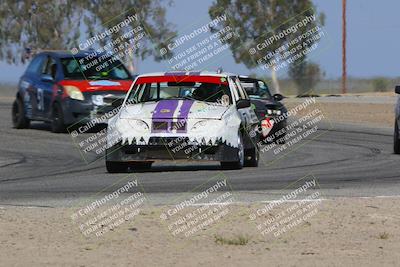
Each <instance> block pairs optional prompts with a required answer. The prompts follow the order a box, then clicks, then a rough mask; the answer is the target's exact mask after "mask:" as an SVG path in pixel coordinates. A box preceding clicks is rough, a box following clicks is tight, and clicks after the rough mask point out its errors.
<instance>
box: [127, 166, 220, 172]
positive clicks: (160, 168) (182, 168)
mask: <svg viewBox="0 0 400 267" xmlns="http://www.w3.org/2000/svg"><path fill="white" fill-rule="evenodd" d="M216 170H223V169H222V168H221V166H220V165H219V164H217V165H179V166H176V165H168V166H152V167H151V169H145V170H140V169H137V170H132V171H130V172H133V173H145V172H155V173H158V172H189V171H216Z"/></svg>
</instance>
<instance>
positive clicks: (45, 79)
mask: <svg viewBox="0 0 400 267" xmlns="http://www.w3.org/2000/svg"><path fill="white" fill-rule="evenodd" d="M40 79H41V80H42V82H46V83H51V82H54V79H53V77H51V75H49V74H43V75H42V77H41V78H40Z"/></svg>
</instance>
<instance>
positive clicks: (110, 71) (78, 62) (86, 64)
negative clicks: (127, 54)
mask: <svg viewBox="0 0 400 267" xmlns="http://www.w3.org/2000/svg"><path fill="white" fill-rule="evenodd" d="M61 64H62V67H63V71H64V77H65V79H71V80H101V79H108V80H127V79H131V75H130V74H129V72H128V71H127V70H126V68H125V67H124V65H123V64H122V63H121V62H120V61H119V60H109V58H102V59H100V58H91V59H90V60H85V58H63V59H61Z"/></svg>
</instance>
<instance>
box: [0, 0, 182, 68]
mask: <svg viewBox="0 0 400 267" xmlns="http://www.w3.org/2000/svg"><path fill="white" fill-rule="evenodd" d="M133 13H137V14H139V16H140V23H141V24H142V25H143V27H144V28H145V31H146V32H147V34H148V36H147V38H148V39H147V41H145V42H144V44H142V45H141V46H140V47H139V48H138V49H136V50H135V51H134V54H128V55H126V57H127V58H126V60H127V61H128V62H129V60H130V59H132V58H133V57H135V56H136V57H140V58H142V59H143V58H145V57H147V56H150V55H151V56H153V57H154V58H155V59H156V60H161V57H160V55H159V54H158V53H157V51H158V49H157V48H158V46H160V45H162V44H163V42H164V41H165V40H167V39H170V38H174V37H175V36H176V32H175V31H172V30H170V29H171V28H172V25H171V24H170V23H168V22H167V21H166V19H165V6H164V5H163V4H162V3H161V2H160V0H115V1H111V0H91V1H68V0H58V1H52V0H36V1H34V0H25V1H15V0H3V1H2V4H1V5H0V60H5V61H7V62H8V63H13V64H18V63H19V62H21V61H22V62H24V59H25V57H23V56H22V55H24V53H25V52H26V51H27V50H28V51H29V50H45V49H72V48H75V47H78V45H79V43H80V42H81V41H83V40H87V39H89V38H91V37H92V36H94V35H95V34H96V33H99V32H102V31H104V30H105V29H107V28H108V27H112V26H113V23H118V21H122V20H124V19H125V18H126V17H127V16H129V15H130V14H133ZM132 27H134V25H132V26H130V27H128V28H127V29H125V31H127V30H129V29H130V28H132ZM125 31H120V32H118V33H116V34H113V35H112V36H109V37H107V38H105V39H103V40H101V41H100V42H99V44H98V45H104V44H105V43H107V42H112V41H113V40H116V39H117V38H118V37H120V35H122V34H124V33H125ZM93 48H95V49H96V47H93Z"/></svg>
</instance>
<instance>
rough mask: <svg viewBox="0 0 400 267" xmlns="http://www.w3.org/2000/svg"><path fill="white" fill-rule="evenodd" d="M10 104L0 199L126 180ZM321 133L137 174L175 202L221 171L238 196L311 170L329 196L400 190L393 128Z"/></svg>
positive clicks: (1, 115)
mask: <svg viewBox="0 0 400 267" xmlns="http://www.w3.org/2000/svg"><path fill="white" fill-rule="evenodd" d="M10 109H11V100H10V99H7V100H1V102H0V137H1V145H0V205H38V206H54V205H69V204H70V203H73V202H75V200H77V199H80V198H85V197H86V196H90V195H93V194H96V193H98V192H100V191H103V192H111V191H113V190H115V189H116V188H118V187H119V186H120V185H121V184H123V181H124V177H126V174H108V173H107V172H106V169H105V165H104V161H103V160H99V161H97V162H94V163H92V164H89V165H87V164H86V163H85V162H84V161H83V160H82V158H81V155H80V153H79V152H78V151H77V148H76V147H75V146H74V145H73V144H72V141H71V137H70V136H69V135H68V134H53V133H51V132H50V131H49V126H48V125H46V124H44V123H34V124H33V125H32V129H27V130H17V129H13V128H12V125H11V119H10ZM319 133H322V134H321V135H320V136H319V137H318V138H316V139H313V140H309V142H308V143H306V144H304V145H302V146H301V147H299V148H298V149H297V150H295V151H292V152H291V153H289V154H288V155H287V156H285V157H283V158H281V159H279V160H276V161H274V162H272V161H273V159H272V158H271V156H270V155H267V154H262V157H263V158H262V163H261V164H260V166H259V167H258V168H244V169H242V170H226V171H225V170H221V169H220V168H219V164H214V163H211V164H208V163H206V164H204V163H203V164H200V165H197V164H195V163H189V164H175V163H174V162H170V163H162V164H156V165H154V166H153V168H152V169H151V170H150V171H146V172H138V173H134V174H131V175H133V176H134V177H136V178H137V179H138V180H139V183H140V184H141V185H142V186H143V188H144V190H145V191H146V193H148V194H149V195H150V196H152V201H153V202H154V203H155V204H163V203H169V202H171V201H172V199H175V198H176V195H178V194H179V193H183V192H188V191H192V190H193V189H195V188H196V187H197V186H199V185H200V184H203V183H204V182H206V181H207V180H209V179H210V178H211V177H213V176H215V175H220V174H221V173H222V174H223V175H224V176H225V177H226V178H227V179H228V181H229V184H230V186H231V188H232V190H233V191H235V192H237V193H238V195H240V197H239V198H238V199H240V201H254V200H266V199H270V198H273V196H274V194H276V192H278V191H279V190H280V189H282V188H285V187H287V185H288V184H290V183H291V182H293V181H296V180H298V179H299V178H301V177H303V176H305V175H308V174H312V175H313V176H314V177H315V178H316V179H317V181H318V183H319V185H320V188H321V190H323V191H324V193H325V196H327V197H330V196H346V197H348V196H351V197H360V196H392V195H400V175H399V174H400V164H399V162H400V157H399V156H397V155H394V154H393V153H392V130H391V129H387V128H386V129H378V128H368V127H364V126H355V125H344V124H333V125H332V127H326V128H325V129H324V128H321V129H319ZM271 162H272V163H271ZM121 179H122V181H121Z"/></svg>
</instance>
